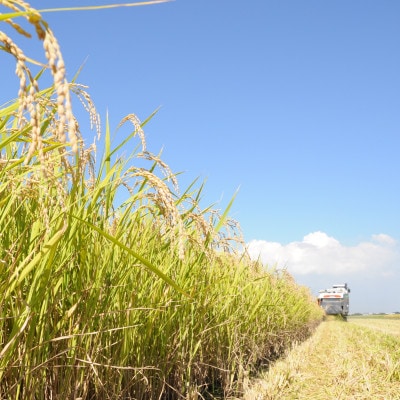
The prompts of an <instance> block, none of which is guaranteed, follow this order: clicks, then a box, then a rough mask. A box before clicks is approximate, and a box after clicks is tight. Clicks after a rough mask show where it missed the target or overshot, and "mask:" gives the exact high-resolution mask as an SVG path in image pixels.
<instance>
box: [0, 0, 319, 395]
mask: <svg viewBox="0 0 400 400" xmlns="http://www.w3.org/2000/svg"><path fill="white" fill-rule="evenodd" d="M149 3H155V2H147V3H146V4H149ZM139 4H142V3H136V5H139ZM143 4H145V3H143ZM0 5H1V6H2V7H3V8H4V9H6V10H8V11H7V12H3V13H2V14H0V22H1V23H3V24H7V25H9V26H10V27H11V28H12V30H13V32H14V36H15V37H14V36H13V37H11V36H12V35H9V34H6V33H4V32H3V31H0V50H2V51H3V53H4V54H6V55H8V56H10V57H12V59H13V60H14V61H15V73H16V75H17V77H18V80H19V88H18V90H17V96H16V100H13V101H10V102H9V103H7V104H5V105H4V106H2V107H1V109H0V209H1V213H0V238H1V242H0V243H1V244H0V293H1V300H0V397H1V398H5V399H28V398H38V399H39V398H40V399H67V398H73V399H78V398H80V399H109V398H112V399H156V398H166V399H167V398H169V399H173V398H187V399H195V398H207V396H211V394H212V395H213V396H214V395H215V396H216V395H217V394H218V393H219V394H220V395H221V396H223V397H228V396H231V395H234V394H238V393H240V392H241V390H242V387H243V382H244V381H245V379H246V377H248V376H249V374H251V373H253V372H254V371H256V370H257V368H258V367H259V366H260V365H263V364H268V363H269V362H270V361H271V360H272V359H274V358H276V357H277V356H278V355H279V354H280V353H281V352H282V351H283V349H284V348H285V347H287V346H288V345H289V344H290V343H291V342H292V341H294V340H299V339H302V338H304V337H306V336H307V335H308V334H310V332H311V331H312V329H313V327H314V326H315V325H316V324H318V323H319V321H320V320H321V318H322V315H321V311H320V309H319V308H318V307H317V305H316V303H315V301H314V299H313V298H312V297H311V295H310V294H309V292H308V291H307V290H306V289H305V288H302V287H299V286H298V285H297V284H296V283H295V282H294V281H293V279H292V278H291V277H290V276H289V274H287V273H285V272H279V271H274V270H272V269H270V270H269V269H267V268H265V267H264V266H262V265H261V264H260V263H258V262H253V261H251V260H250V259H249V257H248V256H247V254H246V251H245V246H244V243H243V239H242V237H241V232H240V228H239V226H238V224H237V223H236V222H235V221H233V220H231V219H230V217H229V206H228V208H227V209H226V210H224V211H222V212H221V211H219V210H215V209H214V208H212V207H206V208H201V196H202V191H203V190H205V189H204V185H200V187H196V186H195V182H194V183H193V184H192V185H190V186H189V187H188V188H186V189H184V190H182V189H181V188H179V186H178V181H177V176H176V174H174V173H173V172H172V171H171V170H170V168H169V167H168V165H166V164H165V163H164V162H163V161H162V159H161V155H160V154H155V153H152V152H151V151H149V150H148V149H147V145H146V137H145V134H144V130H143V129H144V126H145V124H146V123H147V122H148V120H149V119H150V118H149V119H147V120H145V121H144V122H141V121H140V120H139V118H138V117H137V116H136V115H134V114H131V115H128V116H127V117H125V118H124V119H123V120H122V121H121V123H120V125H119V126H118V127H117V128H116V129H117V130H118V129H121V128H122V127H126V126H129V125H127V124H130V126H131V127H132V130H131V133H130V134H129V135H128V137H127V138H126V139H124V140H122V141H121V142H120V143H114V142H113V141H112V139H111V137H112V135H111V130H112V128H111V127H110V126H109V123H108V121H107V120H106V123H105V129H104V130H105V132H104V133H103V135H104V138H103V139H102V140H103V141H104V153H103V154H101V155H98V154H96V148H95V147H94V146H93V145H91V146H87V145H86V144H85V142H84V140H83V135H82V134H81V132H80V127H79V121H77V119H76V118H75V116H74V112H73V109H72V98H73V96H76V97H78V98H79V99H80V100H81V101H82V102H83V104H84V106H85V108H86V109H87V110H88V112H89V117H90V119H91V121H92V122H93V123H94V124H95V125H97V127H98V129H100V128H99V126H100V123H99V120H100V118H99V116H98V114H97V112H96V109H95V106H94V103H93V101H92V99H91V98H90V95H89V94H88V93H87V92H86V91H85V87H84V86H83V85H80V84H78V83H77V82H76V80H75V81H73V82H68V81H67V79H66V73H65V68H66V67H65V63H64V61H63V58H62V54H61V51H60V47H59V45H58V42H57V39H56V38H55V37H54V35H53V33H52V31H51V29H50V27H49V26H48V24H47V23H46V22H45V20H44V19H43V17H42V14H41V13H40V12H39V11H37V10H35V9H33V8H32V7H31V6H30V5H29V4H27V3H25V2H24V1H21V0H14V1H6V0H0ZM20 35H23V36H26V37H29V36H32V40H39V41H41V42H42V44H43V48H44V61H43V60H33V59H32V58H30V57H29V56H28V55H26V54H25V53H24V51H23V49H22V48H20V46H18V44H17V39H16V38H18V37H19V36H20ZM10 73H13V71H10ZM46 76H49V77H50V78H51V80H52V84H51V85H50V86H49V87H45V88H42V87H41V86H40V83H41V82H42V81H43V80H44V77H46ZM46 79H47V78H46ZM128 144H129V147H130V148H134V150H133V151H132V153H131V154H130V155H129V156H128V157H126V158H122V157H119V156H118V154H119V153H120V152H121V149H122V148H124V147H126V146H127V145H128Z"/></svg>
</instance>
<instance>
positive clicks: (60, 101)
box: [0, 0, 80, 164]
mask: <svg viewBox="0 0 400 400" xmlns="http://www.w3.org/2000/svg"><path fill="white" fill-rule="evenodd" d="M2 5H3V6H5V7H8V8H10V9H11V10H12V11H14V14H15V13H19V14H22V16H25V18H26V20H27V21H28V23H29V24H30V25H32V26H33V27H34V29H35V31H36V34H37V37H38V38H39V40H41V41H43V47H44V54H45V58H46V60H47V63H46V65H44V67H45V68H47V69H48V70H50V72H51V74H52V75H53V81H54V90H55V93H56V107H57V119H58V124H57V126H58V128H57V131H56V137H57V139H58V140H59V141H60V142H61V143H66V140H67V134H68V139H69V141H70V146H71V148H72V151H73V152H74V153H75V154H76V153H77V152H78V145H79V139H80V137H79V132H78V128H77V124H76V121H75V118H74V115H73V112H72V106H71V94H70V87H69V83H68V82H67V79H66V73H65V65H64V60H63V58H62V54H61V51H60V47H59V45H58V42H57V39H56V38H55V36H54V34H53V32H52V31H51V29H50V28H49V26H48V24H47V23H46V21H44V20H43V18H42V16H41V15H40V13H39V12H38V11H37V10H35V9H33V8H32V7H31V6H30V5H29V4H28V3H26V2H24V1H21V0H14V1H12V2H11V1H7V2H2ZM3 16H4V14H3ZM5 16H6V17H7V15H5ZM12 17H13V13H10V18H8V19H5V18H3V19H2V20H4V21H5V22H6V23H7V24H8V25H10V26H11V27H13V28H14V29H15V31H16V32H17V33H18V34H21V35H23V36H25V37H28V38H30V37H31V36H32V35H31V34H30V33H29V32H27V29H26V28H23V27H22V26H21V25H20V24H18V23H16V22H15V21H14V20H13V19H12ZM0 43H2V44H3V50H4V51H6V52H8V53H10V54H11V55H12V56H13V57H14V58H15V60H16V68H15V73H16V75H17V76H18V78H19V83H20V84H19V90H18V102H19V107H18V114H17V126H18V127H19V128H20V129H21V128H22V127H24V126H26V125H27V123H29V125H30V128H31V129H30V146H29V148H28V151H27V154H26V157H25V164H27V163H29V161H30V159H31V158H32V156H33V155H34V153H35V152H36V151H38V156H39V160H40V162H44V156H43V139H42V137H41V135H42V134H43V132H41V126H40V119H41V118H40V116H41V112H42V108H41V105H40V102H41V101H40V96H39V85H38V82H37V80H36V79H35V78H34V77H33V74H32V73H31V70H30V68H29V67H28V65H27V64H28V62H31V63H33V64H37V65H43V64H42V63H41V62H38V61H35V60H31V59H30V58H28V57H26V56H25V54H24V52H23V51H22V50H21V49H20V48H19V47H18V45H17V44H16V43H15V41H14V40H13V39H12V38H10V37H9V36H7V35H6V34H5V33H4V32H1V31H0ZM25 113H27V114H28V119H26V118H25V116H24V114H25Z"/></svg>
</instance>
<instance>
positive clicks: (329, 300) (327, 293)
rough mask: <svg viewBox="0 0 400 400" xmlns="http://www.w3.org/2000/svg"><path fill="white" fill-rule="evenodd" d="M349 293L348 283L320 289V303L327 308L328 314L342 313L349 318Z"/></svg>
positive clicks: (344, 317) (345, 317)
mask: <svg viewBox="0 0 400 400" xmlns="http://www.w3.org/2000/svg"><path fill="white" fill-rule="evenodd" d="M349 293H350V288H348V287H347V283H343V284H341V285H333V286H332V287H331V288H330V289H323V290H320V291H319V295H318V304H319V305H320V306H321V307H322V308H323V309H324V310H325V313H326V315H341V316H342V318H343V319H344V320H347V315H348V314H349Z"/></svg>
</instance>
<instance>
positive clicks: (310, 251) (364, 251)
mask: <svg viewBox="0 0 400 400" xmlns="http://www.w3.org/2000/svg"><path fill="white" fill-rule="evenodd" d="M247 247H248V251H249V254H250V256H251V257H252V258H253V259H257V258H258V257H259V258H260V260H261V261H262V262H263V264H266V265H269V266H273V265H275V266H277V267H282V268H283V267H285V268H287V269H288V271H289V272H291V273H292V274H295V275H307V274H324V275H325V274H328V275H342V274H344V273H345V274H352V273H362V272H363V271H364V272H368V274H375V275H380V276H387V275H390V274H392V273H394V269H397V268H399V267H398V266H399V264H400V245H399V243H398V242H397V241H396V240H395V239H393V238H392V237H390V236H388V235H385V234H378V235H373V236H372V237H371V240H369V241H365V242H361V243H359V244H358V245H356V246H345V245H343V244H341V243H340V242H339V241H338V240H336V239H335V238H333V237H331V236H328V235H327V234H326V233H324V232H313V233H310V234H308V235H306V236H304V238H303V240H302V241H299V242H291V243H289V244H287V245H282V244H280V243H277V242H267V241H264V240H253V241H251V242H249V243H248V244H247Z"/></svg>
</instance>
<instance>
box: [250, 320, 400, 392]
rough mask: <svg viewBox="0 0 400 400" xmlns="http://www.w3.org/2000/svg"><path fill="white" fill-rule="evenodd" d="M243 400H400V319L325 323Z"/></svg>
mask: <svg viewBox="0 0 400 400" xmlns="http://www.w3.org/2000/svg"><path fill="white" fill-rule="evenodd" d="M385 327H387V329H385ZM244 399H245V400H273V399H304V400H305V399H308V400H309V399H315V400H317V399H321V400H328V399H335V400H339V399H342V400H349V399H380V400H395V399H396V400H398V399H400V319H399V318H397V319H396V318H376V317H374V318H367V317H363V318H360V317H357V318H356V317H354V318H353V317H349V319H348V322H347V323H346V322H344V321H340V320H337V319H335V318H333V317H332V318H327V320H326V321H324V322H323V323H321V324H320V326H319V327H318V328H317V330H316V332H315V333H314V335H313V336H312V337H311V338H310V339H308V340H307V341H306V342H304V343H302V344H300V345H298V346H295V347H294V348H293V349H292V350H291V351H290V352H289V353H288V355H287V356H286V358H284V359H282V360H279V361H278V362H276V363H274V364H273V365H272V366H271V368H270V369H269V370H268V371H267V372H265V374H263V376H261V377H259V379H257V380H256V381H253V383H252V385H251V387H250V388H249V389H248V390H247V391H246V392H245V395H244Z"/></svg>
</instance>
